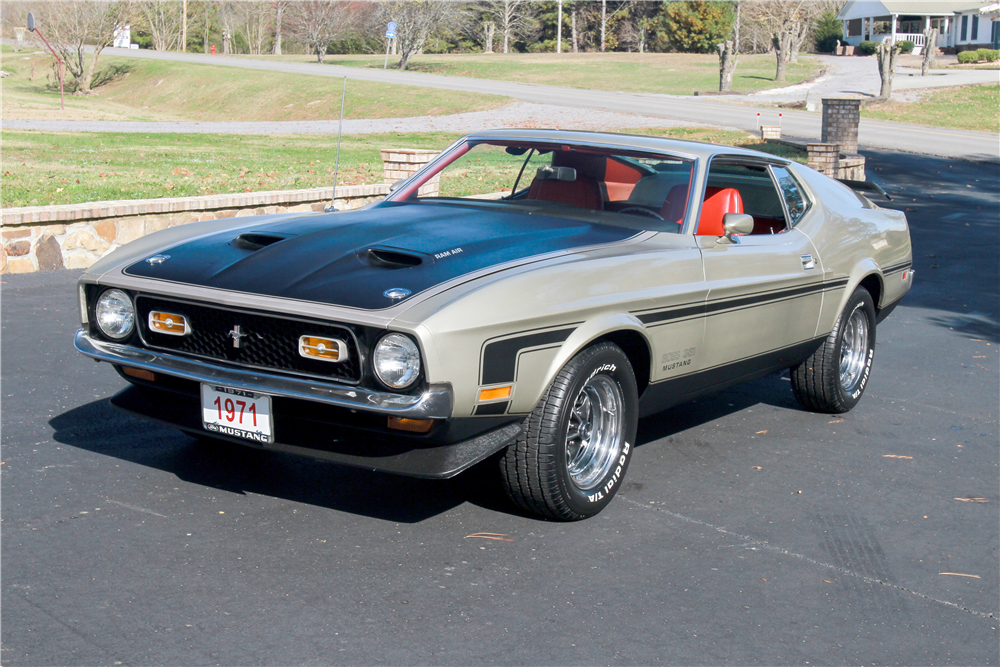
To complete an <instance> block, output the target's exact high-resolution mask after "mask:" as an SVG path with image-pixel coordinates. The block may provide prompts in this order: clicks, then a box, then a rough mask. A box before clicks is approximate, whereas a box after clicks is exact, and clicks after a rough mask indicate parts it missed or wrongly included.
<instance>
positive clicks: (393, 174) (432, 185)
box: [382, 148, 440, 197]
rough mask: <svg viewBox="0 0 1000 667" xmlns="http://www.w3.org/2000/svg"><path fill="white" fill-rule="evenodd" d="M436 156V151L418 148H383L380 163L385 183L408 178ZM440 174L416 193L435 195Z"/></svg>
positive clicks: (427, 195)
mask: <svg viewBox="0 0 1000 667" xmlns="http://www.w3.org/2000/svg"><path fill="white" fill-rule="evenodd" d="M437 156H438V151H429V150H423V149H420V148H383V149H382V164H383V166H384V168H385V169H384V172H383V176H384V178H385V182H386V183H390V184H392V183H395V182H396V181H398V180H400V179H403V178H409V177H410V176H413V174H415V173H417V172H418V171H420V170H421V169H422V168H423V167H424V165H426V164H427V163H428V162H430V161H431V160H433V159H434V158H436V157H437ZM439 179H440V176H435V177H434V178H432V179H431V180H430V181H429V182H427V183H425V184H424V185H423V187H421V188H420V192H419V193H418V194H419V195H420V196H421V197H436V196H437V194H438V186H439V183H440V180H439Z"/></svg>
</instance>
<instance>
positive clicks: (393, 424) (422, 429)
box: [388, 417, 434, 433]
mask: <svg viewBox="0 0 1000 667" xmlns="http://www.w3.org/2000/svg"><path fill="white" fill-rule="evenodd" d="M388 426H389V428H393V429H396V430H397V431H409V432H410V433H427V431H429V430H431V427H433V426H434V420H433V419H407V418H406V417H389V424H388Z"/></svg>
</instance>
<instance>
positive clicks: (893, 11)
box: [837, 0, 1000, 53]
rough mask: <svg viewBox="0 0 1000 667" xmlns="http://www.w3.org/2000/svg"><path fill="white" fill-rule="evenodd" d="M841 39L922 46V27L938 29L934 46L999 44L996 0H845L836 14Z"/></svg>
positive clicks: (955, 47)
mask: <svg viewBox="0 0 1000 667" xmlns="http://www.w3.org/2000/svg"><path fill="white" fill-rule="evenodd" d="M837 18H838V19H839V20H840V22H841V24H842V25H843V26H844V37H843V40H842V41H843V42H844V43H845V44H851V45H853V46H857V45H858V44H860V43H861V42H862V41H864V40H866V39H869V40H874V41H882V40H883V39H885V38H886V37H890V38H892V40H893V41H894V42H900V41H903V40H910V41H911V42H913V43H914V44H916V45H917V49H915V51H914V52H915V53H919V52H920V51H922V50H923V47H924V30H925V29H927V28H937V29H938V40H937V47H938V48H941V49H948V50H950V51H965V50H968V49H980V48H993V49H997V48H1000V3H997V2H994V3H989V2H982V1H981V0H980V1H979V2H972V1H970V0H849V1H848V3H847V4H846V5H844V8H843V9H842V10H840V13H839V14H838V15H837Z"/></svg>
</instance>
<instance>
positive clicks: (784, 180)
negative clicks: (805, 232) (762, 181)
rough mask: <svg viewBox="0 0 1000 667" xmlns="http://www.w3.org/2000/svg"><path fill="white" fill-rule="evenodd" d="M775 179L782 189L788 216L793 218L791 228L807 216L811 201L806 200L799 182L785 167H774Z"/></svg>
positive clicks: (790, 221)
mask: <svg viewBox="0 0 1000 667" xmlns="http://www.w3.org/2000/svg"><path fill="white" fill-rule="evenodd" d="M772 169H773V170H774V177H775V178H776V179H777V181H778V187H780V188H781V195H782V196H783V197H784V198H785V206H787V207H788V216H789V217H790V218H791V220H789V223H791V226H793V227H794V226H795V225H797V224H799V220H801V219H802V216H803V215H805V214H806V210H807V209H808V208H809V201H808V200H807V199H806V197H805V194H804V193H803V192H802V188H801V187H800V186H799V183H798V181H796V180H795V177H793V176H792V175H791V174H790V173H789V171H788V170H787V169H786V168H784V167H772Z"/></svg>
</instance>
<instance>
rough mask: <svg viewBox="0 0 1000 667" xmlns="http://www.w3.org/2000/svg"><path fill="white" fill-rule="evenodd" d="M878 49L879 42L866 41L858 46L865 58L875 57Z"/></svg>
mask: <svg viewBox="0 0 1000 667" xmlns="http://www.w3.org/2000/svg"><path fill="white" fill-rule="evenodd" d="M877 49H878V42H873V41H872V40H870V39H866V40H865V41H863V42H861V43H860V44H858V52H859V53H861V55H863V56H873V55H875V51H876V50H877Z"/></svg>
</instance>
